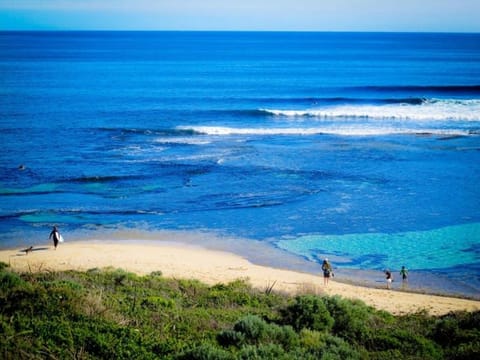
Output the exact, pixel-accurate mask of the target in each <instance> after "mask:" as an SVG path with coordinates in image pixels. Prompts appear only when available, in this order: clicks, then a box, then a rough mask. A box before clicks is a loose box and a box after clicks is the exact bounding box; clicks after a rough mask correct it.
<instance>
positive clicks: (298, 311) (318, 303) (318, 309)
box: [281, 295, 334, 331]
mask: <svg viewBox="0 0 480 360" xmlns="http://www.w3.org/2000/svg"><path fill="white" fill-rule="evenodd" d="M281 316H282V323H284V324H288V325H290V326H292V327H293V328H294V329H295V330H296V331H300V330H302V329H310V330H317V331H324V330H325V331H328V330H330V329H331V328H332V326H333V323H334V319H333V318H332V316H330V313H329V312H328V310H327V307H326V306H325V303H324V302H323V301H322V299H321V298H319V297H318V296H314V295H304V296H297V297H296V298H295V302H294V303H293V304H291V305H289V306H287V308H286V309H284V310H282V311H281Z"/></svg>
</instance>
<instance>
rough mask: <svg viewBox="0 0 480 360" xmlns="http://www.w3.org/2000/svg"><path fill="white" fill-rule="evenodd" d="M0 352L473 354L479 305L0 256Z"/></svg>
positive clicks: (12, 355)
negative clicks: (428, 303) (24, 269)
mask: <svg viewBox="0 0 480 360" xmlns="http://www.w3.org/2000/svg"><path fill="white" fill-rule="evenodd" d="M0 358H2V359H159V358H161V359H276V360H279V359H390V360H392V359H479V358H480V312H475V313H463V312H462V313H455V314H449V315H446V316H442V317H431V316H428V315H427V314H425V313H418V314H414V315H407V316H398V317H395V316H393V315H390V314H388V313H386V312H382V311H377V310H374V309H373V308H371V307H368V306H366V305H365V304H363V303H362V302H359V301H349V300H345V299H342V298H340V297H319V296H314V295H302V296H297V297H295V298H293V297H288V296H285V295H282V294H277V293H275V292H272V291H271V287H266V288H265V290H264V291H258V290H254V289H252V288H251V287H250V286H249V285H248V284H247V283H245V282H242V281H236V282H232V283H230V284H226V285H223V284H219V285H215V286H207V285H205V284H202V283H200V282H198V281H192V280H176V279H167V278H164V277H162V276H161V273H152V274H150V275H149V276H143V277H140V276H136V275H134V274H131V273H127V272H124V271H122V270H113V269H110V270H97V269H93V270H90V271H87V272H58V273H52V272H48V273H38V274H34V273H25V274H17V273H14V272H12V271H10V270H9V269H8V267H7V266H6V264H2V263H0Z"/></svg>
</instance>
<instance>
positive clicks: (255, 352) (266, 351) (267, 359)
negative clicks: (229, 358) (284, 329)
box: [237, 344, 288, 360]
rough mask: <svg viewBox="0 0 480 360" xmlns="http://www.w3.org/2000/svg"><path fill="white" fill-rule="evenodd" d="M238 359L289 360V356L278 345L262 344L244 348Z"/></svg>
mask: <svg viewBox="0 0 480 360" xmlns="http://www.w3.org/2000/svg"><path fill="white" fill-rule="evenodd" d="M237 358H238V359H240V360H257V359H258V360H280V359H288V356H287V354H286V353H285V351H284V350H283V349H282V347H280V346H279V345H277V344H262V345H259V346H252V345H247V346H244V347H243V348H242V349H241V350H240V351H239V353H238V356H237Z"/></svg>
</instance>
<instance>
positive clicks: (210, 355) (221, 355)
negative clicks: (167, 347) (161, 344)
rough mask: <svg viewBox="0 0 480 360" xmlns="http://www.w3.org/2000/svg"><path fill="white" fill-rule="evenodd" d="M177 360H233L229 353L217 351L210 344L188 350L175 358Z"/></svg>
mask: <svg viewBox="0 0 480 360" xmlns="http://www.w3.org/2000/svg"><path fill="white" fill-rule="evenodd" d="M176 359H178V360H233V359H234V357H233V355H231V354H230V353H229V352H227V351H225V350H222V349H218V348H216V347H214V346H213V345H211V344H202V345H200V346H196V347H194V348H191V349H188V350H186V351H184V352H183V353H181V354H180V355H178V356H176Z"/></svg>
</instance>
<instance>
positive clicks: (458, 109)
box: [260, 99, 480, 121]
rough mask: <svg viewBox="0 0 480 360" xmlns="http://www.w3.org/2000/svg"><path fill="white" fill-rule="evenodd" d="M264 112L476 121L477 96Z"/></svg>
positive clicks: (479, 112)
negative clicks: (413, 102) (470, 98)
mask: <svg viewBox="0 0 480 360" xmlns="http://www.w3.org/2000/svg"><path fill="white" fill-rule="evenodd" d="M260 110H261V111H263V112H264V113H267V114H271V115H275V116H284V117H305V116H308V117H316V118H325V119H335V118H341V119H357V118H361V119H398V120H418V121H432V120H463V121H480V100H478V99H472V100H457V99H448V100H443V99H429V100H425V101H423V102H422V103H421V104H419V105H415V104H411V103H399V104H387V105H340V106H330V107H324V108H319V109H304V110H291V109H260Z"/></svg>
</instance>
